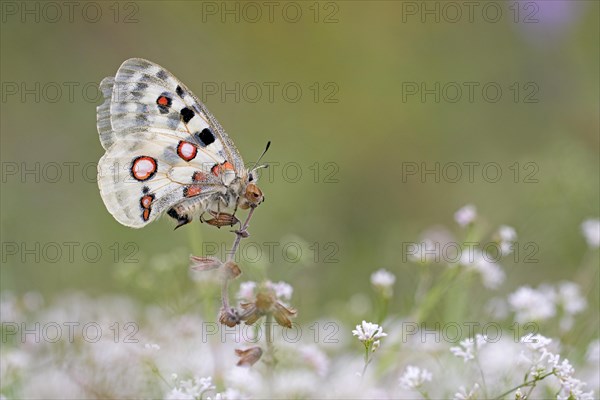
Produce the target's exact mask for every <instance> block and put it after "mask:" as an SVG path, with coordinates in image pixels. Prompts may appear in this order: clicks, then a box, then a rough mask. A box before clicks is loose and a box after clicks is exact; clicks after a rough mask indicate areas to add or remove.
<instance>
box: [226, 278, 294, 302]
mask: <svg viewBox="0 0 600 400" xmlns="http://www.w3.org/2000/svg"><path fill="white" fill-rule="evenodd" d="M256 286H257V285H256V282H252V281H247V282H242V283H241V284H240V288H239V290H238V293H237V298H238V299H239V300H243V301H253V300H254V296H255V292H256ZM265 286H266V287H267V288H269V289H271V290H273V292H275V296H276V297H277V299H278V300H283V301H287V300H290V299H291V298H292V294H293V293H294V288H293V287H292V286H291V285H290V284H288V283H285V282H271V281H266V282H265Z"/></svg>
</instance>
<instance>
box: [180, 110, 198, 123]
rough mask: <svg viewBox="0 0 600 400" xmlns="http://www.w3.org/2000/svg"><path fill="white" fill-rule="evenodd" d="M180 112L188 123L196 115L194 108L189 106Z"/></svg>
mask: <svg viewBox="0 0 600 400" xmlns="http://www.w3.org/2000/svg"><path fill="white" fill-rule="evenodd" d="M180 113H181V118H182V119H183V122H185V123H186V124H187V123H188V122H190V120H191V119H192V118H194V115H196V114H195V113H194V112H193V111H192V110H190V109H189V108H187V107H184V108H182V109H181V112H180Z"/></svg>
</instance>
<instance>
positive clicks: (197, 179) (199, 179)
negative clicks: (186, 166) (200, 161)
mask: <svg viewBox="0 0 600 400" xmlns="http://www.w3.org/2000/svg"><path fill="white" fill-rule="evenodd" d="M204 180H206V175H204V174H203V173H202V172H200V171H196V172H194V175H192V181H194V182H202V181H204Z"/></svg>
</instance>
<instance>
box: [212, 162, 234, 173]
mask: <svg viewBox="0 0 600 400" xmlns="http://www.w3.org/2000/svg"><path fill="white" fill-rule="evenodd" d="M226 170H231V171H233V170H234V168H233V164H231V163H230V162H229V161H225V162H223V164H215V165H213V167H212V168H211V169H210V172H212V173H213V174H214V175H215V176H218V175H219V174H220V173H221V172H222V171H226Z"/></svg>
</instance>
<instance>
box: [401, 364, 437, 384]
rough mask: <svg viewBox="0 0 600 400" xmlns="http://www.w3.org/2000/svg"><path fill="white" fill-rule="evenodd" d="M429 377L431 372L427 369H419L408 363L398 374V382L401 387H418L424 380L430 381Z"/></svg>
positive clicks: (430, 377)
mask: <svg viewBox="0 0 600 400" xmlns="http://www.w3.org/2000/svg"><path fill="white" fill-rule="evenodd" d="M431 379H432V375H431V372H429V371H427V370H426V369H425V368H423V369H421V368H419V367H415V366H412V365H409V366H407V367H406V370H405V371H404V373H403V374H402V376H400V380H399V384H400V387H402V388H403V389H408V390H413V389H417V388H420V387H421V386H422V385H423V384H424V383H425V382H431Z"/></svg>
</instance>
